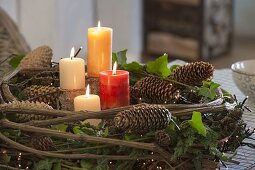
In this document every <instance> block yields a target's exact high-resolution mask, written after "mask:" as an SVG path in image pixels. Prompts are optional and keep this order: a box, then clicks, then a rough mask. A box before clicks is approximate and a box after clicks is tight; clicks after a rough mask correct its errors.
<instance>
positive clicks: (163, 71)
mask: <svg viewBox="0 0 255 170" xmlns="http://www.w3.org/2000/svg"><path fill="white" fill-rule="evenodd" d="M167 58H168V55H167V54H166V53H165V54H163V55H162V56H161V57H159V58H157V59H156V60H155V61H151V62H148V64H147V67H146V71H147V72H148V73H150V74H156V75H158V76H161V77H163V78H165V77H167V76H169V75H170V69H169V68H168V67H167V64H168V60H167Z"/></svg>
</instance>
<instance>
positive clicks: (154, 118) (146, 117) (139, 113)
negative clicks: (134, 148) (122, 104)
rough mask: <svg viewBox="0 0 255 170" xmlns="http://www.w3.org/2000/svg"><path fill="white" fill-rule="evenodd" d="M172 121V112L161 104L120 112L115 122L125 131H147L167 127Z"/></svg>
mask: <svg viewBox="0 0 255 170" xmlns="http://www.w3.org/2000/svg"><path fill="white" fill-rule="evenodd" d="M170 121H171V113H170V112H169V111H168V110H167V109H166V108H165V107H163V106H160V105H143V106H137V107H134V108H131V109H129V110H124V111H121V112H119V113H118V114H117V115H116V116H115V117H114V124H115V126H116V127H117V128H119V129H121V130H123V131H131V132H137V133H146V132H149V131H153V130H160V129H165V128H166V127H167V125H168V124H169V122H170Z"/></svg>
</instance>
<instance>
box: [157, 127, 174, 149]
mask: <svg viewBox="0 0 255 170" xmlns="http://www.w3.org/2000/svg"><path fill="white" fill-rule="evenodd" d="M155 139H156V143H157V144H158V145H159V146H168V145H170V144H171V139H170V136H169V135H168V134H167V133H166V132H164V131H163V130H158V131H157V132H156V133H155Z"/></svg>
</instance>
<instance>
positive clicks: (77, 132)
mask: <svg viewBox="0 0 255 170" xmlns="http://www.w3.org/2000/svg"><path fill="white" fill-rule="evenodd" d="M73 133H74V134H84V132H83V131H82V130H81V128H80V127H79V126H74V127H73Z"/></svg>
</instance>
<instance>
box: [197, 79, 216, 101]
mask: <svg viewBox="0 0 255 170" xmlns="http://www.w3.org/2000/svg"><path fill="white" fill-rule="evenodd" d="M219 86H220V84H217V83H214V82H207V81H203V85H202V86H201V87H200V88H199V91H198V94H199V95H200V96H203V97H204V98H205V99H206V100H209V101H211V100H214V99H215V98H216V96H217V88H218V87H219Z"/></svg>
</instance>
